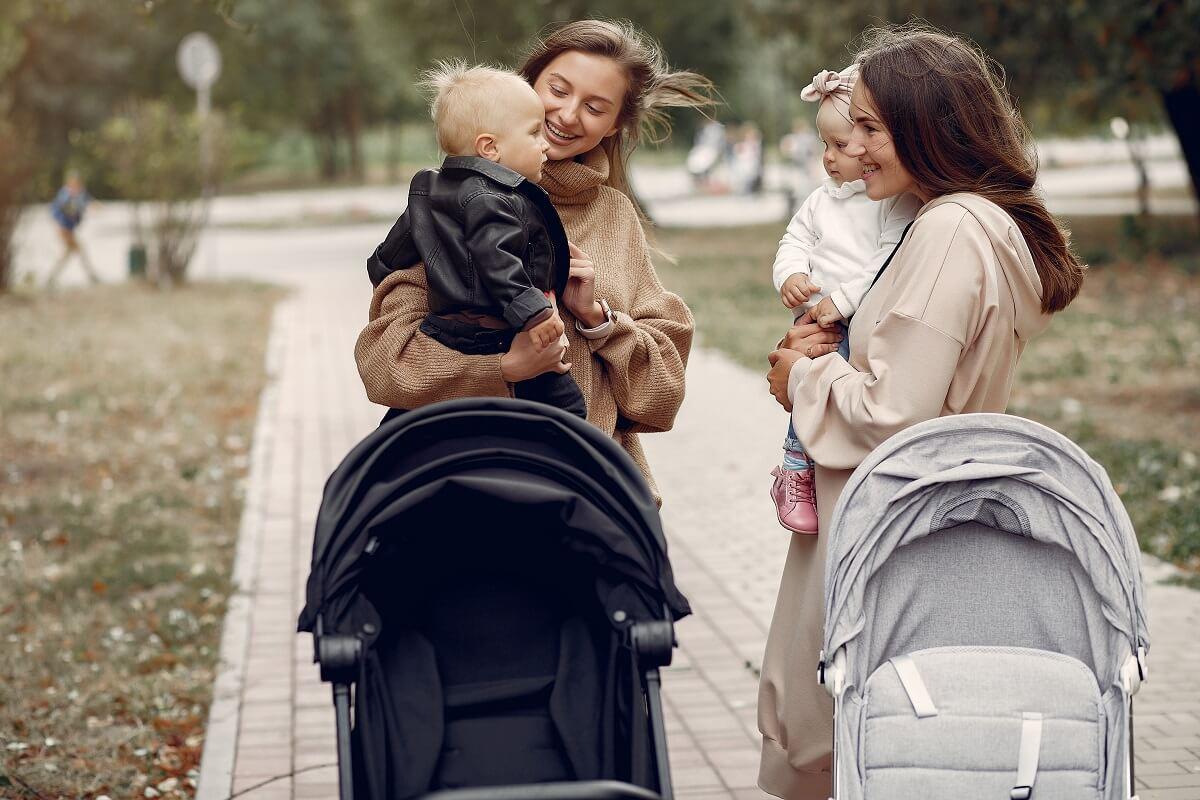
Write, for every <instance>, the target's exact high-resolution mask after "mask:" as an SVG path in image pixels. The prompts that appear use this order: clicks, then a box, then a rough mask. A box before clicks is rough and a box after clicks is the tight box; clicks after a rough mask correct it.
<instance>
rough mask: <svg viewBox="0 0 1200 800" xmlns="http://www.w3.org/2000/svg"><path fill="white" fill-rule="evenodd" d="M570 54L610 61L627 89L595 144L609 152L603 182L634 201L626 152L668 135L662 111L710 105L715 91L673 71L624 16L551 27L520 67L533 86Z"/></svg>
mask: <svg viewBox="0 0 1200 800" xmlns="http://www.w3.org/2000/svg"><path fill="white" fill-rule="evenodd" d="M570 52H580V53H589V54H591V55H597V56H603V57H605V58H609V59H612V60H613V61H614V62H616V64H617V65H618V66H619V67H620V68H621V69H622V71H623V72H624V73H625V77H626V80H627V81H628V83H629V88H628V89H627V90H626V92H625V102H624V103H623V104H622V107H621V111H620V114H619V116H618V118H617V126H618V127H617V132H616V133H615V134H614V135H612V136H609V137H607V138H605V139H603V140H601V145H600V146H601V147H603V148H604V151H605V152H606V153H607V154H608V163H609V170H608V181H607V184H608V185H609V186H612V187H613V188H615V189H619V190H620V191H621V192H623V193H624V194H625V195H626V196H628V197H629V198H630V199H631V200H634V203H635V205H636V203H637V201H636V199H635V198H634V197H633V193H632V192H631V191H630V190H629V176H628V162H629V154H630V153H632V152H633V150H634V148H636V147H637V146H638V144H640V143H641V142H642V141H643V140H645V141H649V142H651V143H657V142H661V141H663V140H664V139H666V138H667V136H668V135H669V134H670V132H671V119H670V117H669V116H668V115H667V113H666V111H664V109H666V108H708V107H711V106H714V105H716V99H715V97H714V95H715V94H716V90H715V89H714V88H713V84H712V81H710V80H709V79H708V78H706V77H704V76H703V75H700V74H698V73H695V72H683V71H681V72H672V71H671V68H670V66H669V65H668V64H667V60H666V58H665V57H664V56H663V52H662V48H661V47H660V46H659V44H658V43H657V42H656V41H654V40H653V39H651V38H650V37H649V36H647V35H646V34H644V33H642V32H641V31H640V30H638V29H637V28H636V27H635V26H634V25H633V24H632V23H630V22H628V21H625V20H619V21H612V22H610V21H607V20H598V19H584V20H579V21H577V22H568V23H566V24H565V25H562V26H560V27H558V28H555V29H554V30H553V31H551V32H550V33H549V34H548V35H545V36H541V37H539V38H538V39H536V40H535V41H534V43H533V46H532V47H530V49H529V52H528V53H527V54H526V56H525V62H524V63H523V64H522V65H521V68H520V70H519V71H520V73H521V75H522V76H523V77H524V78H525V80H527V81H529V83H530V85H532V84H533V83H534V82H535V81H536V80H537V78H538V76H539V75H541V74H542V70H544V69H545V68H546V66H547V65H548V64H549V63H550V62H551V61H553V60H554V59H555V58H557V57H558V56H560V55H562V54H563V53H570ZM638 210H639V211H641V209H638Z"/></svg>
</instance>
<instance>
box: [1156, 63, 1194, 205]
mask: <svg viewBox="0 0 1200 800" xmlns="http://www.w3.org/2000/svg"><path fill="white" fill-rule="evenodd" d="M1196 77H1197V76H1196V73H1194V72H1193V73H1191V75H1190V78H1191V80H1189V81H1188V82H1187V83H1186V84H1184V85H1182V86H1176V87H1175V88H1174V89H1171V90H1170V91H1166V92H1163V95H1162V97H1163V106H1164V107H1165V108H1166V110H1167V118H1168V119H1170V120H1171V125H1172V127H1174V128H1175V135H1176V136H1178V137H1179V149H1180V150H1181V151H1183V160H1184V161H1186V162H1187V168H1188V174H1189V175H1191V178H1192V195H1193V196H1194V197H1195V198H1196V200H1197V202H1198V203H1200V86H1197V82H1196Z"/></svg>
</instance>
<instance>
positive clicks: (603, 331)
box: [575, 300, 617, 339]
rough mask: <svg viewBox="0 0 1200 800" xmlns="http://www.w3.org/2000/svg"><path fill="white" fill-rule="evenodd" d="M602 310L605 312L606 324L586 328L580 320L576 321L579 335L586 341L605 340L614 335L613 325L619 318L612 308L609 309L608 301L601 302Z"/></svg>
mask: <svg viewBox="0 0 1200 800" xmlns="http://www.w3.org/2000/svg"><path fill="white" fill-rule="evenodd" d="M600 308H602V309H603V310H604V322H601V323H600V324H599V325H597V326H596V327H594V328H585V327H583V326H582V325H580V324H579V320H575V330H577V331H579V335H580V336H582V337H583V338H585V339H603V338H604V337H606V336H608V335H609V334H610V333H612V329H613V325H614V324H616V321H617V318H616V315H615V314H613V311H612V309H611V308H609V307H608V301H607V300H601V301H600Z"/></svg>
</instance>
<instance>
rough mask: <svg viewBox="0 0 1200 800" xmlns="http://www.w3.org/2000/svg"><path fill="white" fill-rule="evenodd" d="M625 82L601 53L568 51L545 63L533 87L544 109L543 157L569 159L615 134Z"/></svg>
mask: <svg viewBox="0 0 1200 800" xmlns="http://www.w3.org/2000/svg"><path fill="white" fill-rule="evenodd" d="M628 85H629V83H628V81H627V80H626V78H625V75H624V74H623V73H622V71H621V68H620V67H619V66H618V65H617V63H616V62H614V61H613V60H612V59H609V58H605V57H604V56H597V55H592V54H591V53H583V52H580V51H578V50H568V51H567V52H565V53H562V54H561V55H559V56H558V57H557V58H555V59H554V60H553V61H551V62H550V63H549V64H547V65H546V68H545V69H543V70H542V72H541V74H540V75H538V77H537V80H535V81H534V83H533V88H534V91H536V92H537V95H538V97H540V98H541V101H542V105H543V106H544V107H545V111H546V122H545V135H546V141H548V142H549V143H550V149H549V152H548V153H547V155H548V157H549V159H550V160H551V161H563V160H565V159H568V158H574V157H575V156H577V155H580V154H582V153H587V152H589V151H590V150H592V149H593V148H595V147H596V145H598V144H600V142H601V140H603V139H605V138H607V137H609V136H613V135H614V134H616V132H617V131H618V130H619V127H620V121H621V120H620V117H621V106H622V104H623V103H624V101H625V92H626V90H627V89H628Z"/></svg>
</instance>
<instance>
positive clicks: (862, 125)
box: [846, 81, 929, 203]
mask: <svg viewBox="0 0 1200 800" xmlns="http://www.w3.org/2000/svg"><path fill="white" fill-rule="evenodd" d="M850 117H851V119H852V120H853V121H854V127H853V129H852V130H851V132H850V141H849V143H848V144H847V146H846V154H847V155H850V156H853V157H855V158H857V159H858V160H859V162H860V163H861V164H862V177H863V180H865V181H866V182H867V197H869V198H871V199H872V200H883V199H884V198H887V197H897V196H899V195H902V194H904V193H905V192H910V193H912V194H914V195H916V196H917V197H919V198H920V199H921V201H922V202H926V203H927V202H929V197H928V196H927V195H926V194H925V193H924V192H923V191H922V190H921V188H920V187H919V186H917V182H916V180H914V179H913V176H912V175H911V174H909V172H908V170H906V169H905V168H904V165H903V164H901V163H900V156H899V154H898V153H897V152H896V145H895V144H894V143H893V142H892V135H891V133H890V132H889V131H888V129H887V128H886V127H884V124H883V122H882V120H881V119H880V115H879V112H878V111H877V110H876V108H875V102H874V100H872V98H871V93H870V92H869V91H867V87H866V85H865V84H864V83H863V82H862V81H859V82H858V83H857V84H856V85H855V87H854V92H853V94H852V96H851V99H850Z"/></svg>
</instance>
